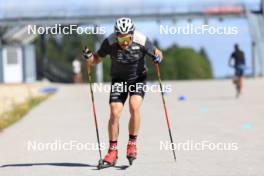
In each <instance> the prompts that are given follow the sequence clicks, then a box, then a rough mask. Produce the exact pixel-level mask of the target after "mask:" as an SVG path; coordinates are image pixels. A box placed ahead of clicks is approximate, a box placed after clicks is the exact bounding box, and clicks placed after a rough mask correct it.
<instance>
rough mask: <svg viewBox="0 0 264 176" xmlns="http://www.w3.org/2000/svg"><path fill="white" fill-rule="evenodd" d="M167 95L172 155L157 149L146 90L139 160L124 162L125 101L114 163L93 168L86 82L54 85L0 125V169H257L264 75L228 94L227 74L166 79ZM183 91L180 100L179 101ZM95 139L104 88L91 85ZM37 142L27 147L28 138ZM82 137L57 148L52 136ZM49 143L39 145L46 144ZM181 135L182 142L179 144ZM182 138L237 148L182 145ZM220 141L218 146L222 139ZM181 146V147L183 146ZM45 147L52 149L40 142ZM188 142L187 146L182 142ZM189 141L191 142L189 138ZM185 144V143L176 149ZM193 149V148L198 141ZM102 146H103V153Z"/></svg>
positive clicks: (220, 173)
mask: <svg viewBox="0 0 264 176" xmlns="http://www.w3.org/2000/svg"><path fill="white" fill-rule="evenodd" d="M167 84H171V85H172V87H173V91H172V92H171V93H169V94H168V95H167V96H166V100H167V105H168V111H169V116H170V118H171V123H172V124H171V126H172V132H173V136H174V140H175V142H176V143H177V144H178V145H177V146H178V149H179V151H176V153H177V163H174V162H173V156H172V153H171V151H170V150H164V148H163V149H162V150H160V144H161V142H166V141H167V140H168V139H169V138H168V131H167V126H166V123H165V117H164V112H163V109H162V104H161V98H160V96H159V94H157V93H148V94H147V96H146V98H145V101H144V105H143V107H142V125H141V131H140V134H139V138H138V148H139V151H138V155H139V158H138V160H136V161H135V163H134V165H133V166H132V167H129V168H126V165H128V162H127V160H126V158H125V152H126V151H125V148H126V142H127V136H128V132H127V122H128V119H129V114H128V109H127V107H126V109H125V111H124V112H123V114H122V119H121V125H120V126H121V128H120V133H121V134H120V140H119V149H120V150H119V160H118V163H117V167H115V168H108V169H104V170H101V171H98V170H96V167H95V165H96V164H97V162H98V152H97V151H96V150H93V149H92V147H94V148H96V146H92V144H93V143H96V138H95V137H96V136H95V128H94V124H93V119H92V116H91V111H90V110H91V108H90V107H91V102H90V97H89V88H88V86H87V85H80V86H74V85H58V88H59V92H58V93H57V94H56V95H54V96H53V97H51V98H49V99H48V100H47V101H46V102H44V103H42V104H41V105H40V106H38V107H37V108H35V109H34V110H32V111H31V112H30V113H29V114H28V115H27V116H26V117H24V118H23V119H22V120H21V121H20V122H18V123H16V124H14V125H13V126H11V127H9V128H8V129H6V130H4V131H3V132H1V133H0V165H1V167H0V175H1V176H9V175H10V176H14V175H16V176H22V175H23V176H42V175H43V176H47V175H60V176H63V175H65V176H71V175H72V176H81V175H83V176H112V175H114V176H140V175H144V176H174V175H175V176H207V175H208V176H249V175H250V176H263V175H264V167H263V166H264V93H263V90H264V80H263V79H257V80H248V81H247V84H246V89H245V91H244V95H243V96H242V97H241V98H240V99H235V98H234V95H235V92H234V87H233V85H232V83H231V81H191V82H167ZM179 96H185V97H186V101H178V97H179ZM95 98H96V107H97V112H98V118H99V126H100V135H101V141H102V142H106V143H107V141H108V139H107V119H108V114H109V109H108V94H107V93H96V95H95ZM34 142H35V143H36V144H38V147H39V150H38V151H32V150H33V148H30V149H29V148H28V147H29V144H32V145H34ZM56 142H57V144H67V143H69V142H72V143H73V144H76V143H78V144H79V145H81V144H86V150H85V149H83V150H77V149H76V148H74V149H73V150H66V149H67V148H66V149H64V150H59V149H58V148H55V147H56V146H55V147H54V145H55V144H56ZM48 143H51V144H52V145H53V148H52V147H51V146H44V145H49V144H48ZM180 143H182V147H181V146H180ZM188 143H189V144H190V143H192V144H193V146H194V145H197V146H198V145H199V143H204V144H208V143H210V145H211V146H212V147H214V145H216V144H219V143H220V144H219V145H221V143H222V144H223V145H225V147H226V148H227V149H230V146H228V145H231V144H232V143H233V144H232V145H233V148H232V147H231V149H234V150H235V149H236V148H238V150H236V151H216V150H214V151H210V150H209V149H208V148H206V147H205V150H204V151H194V150H190V149H189V150H187V149H188V148H186V146H187V145H188ZM223 145H222V146H223ZM183 146H185V148H184V147H183ZM45 147H46V149H48V148H51V149H53V151H52V150H45ZM187 147H188V146H187ZM189 147H190V145H189ZM183 149H185V150H183ZM198 149H199V148H198ZM105 152H106V151H103V153H104V154H105Z"/></svg>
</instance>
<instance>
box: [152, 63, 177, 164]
mask: <svg viewBox="0 0 264 176" xmlns="http://www.w3.org/2000/svg"><path fill="white" fill-rule="evenodd" d="M155 67H156V73H157V76H158V80H159V86H160V90H161V97H162V103H163V108H164V112H165V117H166V121H167V125H168V130H169V135H170V141H171V145H172V152H173V157H174V160H175V162H176V154H175V149H174V143H173V139H172V134H171V127H170V120H169V115H168V111H167V106H166V102H165V98H164V92H163V89H162V82H161V78H160V69H159V64H157V63H156V64H155Z"/></svg>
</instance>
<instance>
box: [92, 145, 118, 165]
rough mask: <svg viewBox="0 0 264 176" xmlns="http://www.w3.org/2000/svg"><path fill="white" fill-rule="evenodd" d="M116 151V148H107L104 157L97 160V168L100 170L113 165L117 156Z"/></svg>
mask: <svg viewBox="0 0 264 176" xmlns="http://www.w3.org/2000/svg"><path fill="white" fill-rule="evenodd" d="M117 153H118V152H117V150H113V149H109V150H108V153H107V154H106V156H105V157H104V159H103V160H100V161H99V164H98V167H97V168H98V169H99V170H100V169H105V168H108V167H113V166H115V165H116V161H117V158H118V157H117Z"/></svg>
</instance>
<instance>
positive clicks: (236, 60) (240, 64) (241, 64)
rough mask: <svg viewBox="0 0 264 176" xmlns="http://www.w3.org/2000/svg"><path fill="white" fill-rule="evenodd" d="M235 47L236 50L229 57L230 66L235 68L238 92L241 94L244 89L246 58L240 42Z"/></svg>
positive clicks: (235, 81)
mask: <svg viewBox="0 0 264 176" xmlns="http://www.w3.org/2000/svg"><path fill="white" fill-rule="evenodd" d="M234 49H235V51H234V52H233V53H232V54H231V56H230V59H229V66H231V67H233V68H234V69H235V78H234V84H236V85H238V89H239V90H238V91H239V92H238V93H239V94H240V93H241V92H242V90H243V84H244V70H245V65H246V60H245V56H244V52H243V51H242V50H240V48H239V45H238V44H235V45H234Z"/></svg>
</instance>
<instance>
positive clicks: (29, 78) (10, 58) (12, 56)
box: [0, 45, 36, 83]
mask: <svg viewBox="0 0 264 176" xmlns="http://www.w3.org/2000/svg"><path fill="white" fill-rule="evenodd" d="M35 80H36V57H35V48H34V46H33V45H5V46H2V47H1V48H0V83H22V82H27V83H28V82H34V81H35Z"/></svg>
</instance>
